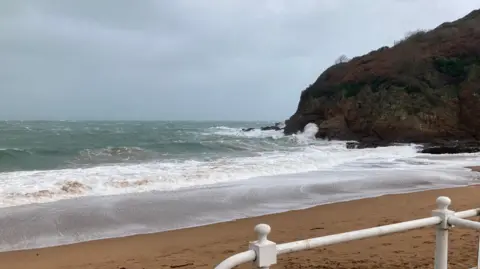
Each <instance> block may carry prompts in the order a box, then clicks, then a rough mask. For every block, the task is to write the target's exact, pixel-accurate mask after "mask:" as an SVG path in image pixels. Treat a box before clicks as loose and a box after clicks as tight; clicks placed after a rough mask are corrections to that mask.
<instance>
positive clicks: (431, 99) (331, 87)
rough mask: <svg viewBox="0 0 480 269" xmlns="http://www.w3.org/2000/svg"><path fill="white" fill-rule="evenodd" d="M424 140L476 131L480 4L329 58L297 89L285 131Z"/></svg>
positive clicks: (479, 135) (479, 122)
mask: <svg viewBox="0 0 480 269" xmlns="http://www.w3.org/2000/svg"><path fill="white" fill-rule="evenodd" d="M311 122H314V123H316V124H317V125H318V126H319V132H318V134H317V137H320V138H331V139H340V140H360V141H362V140H363V141H365V140H367V141H369V140H378V141H388V142H420V143H421V142H431V141H433V140H437V139H443V140H471V139H474V140H478V139H480V10H476V11H473V12H472V13H470V14H468V15H467V16H465V17H464V18H462V19H459V20H457V21H454V22H451V23H444V24H442V25H440V26H438V27H437V28H435V29H433V30H431V31H429V32H418V33H416V34H413V35H411V36H410V37H408V38H407V39H405V40H403V41H402V42H400V43H398V44H396V45H395V46H393V47H391V48H388V47H383V48H380V49H378V50H376V51H372V52H370V53H369V54H367V55H364V56H361V57H356V58H354V59H352V60H350V61H348V62H345V63H340V64H336V65H334V66H331V67H330V68H328V69H327V70H326V71H325V72H323V73H322V74H321V75H320V77H318V79H317V80H316V81H315V83H313V84H312V85H311V86H309V87H308V88H307V89H306V90H304V91H303V92H302V94H301V97H300V102H299V104H298V109H297V111H296V112H295V114H294V115H292V116H291V117H290V119H288V120H287V121H286V126H285V129H284V132H285V133H286V134H291V133H295V132H298V131H301V130H303V128H304V127H305V125H306V124H308V123H311Z"/></svg>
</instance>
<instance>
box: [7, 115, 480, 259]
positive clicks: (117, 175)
mask: <svg viewBox="0 0 480 269" xmlns="http://www.w3.org/2000/svg"><path fill="white" fill-rule="evenodd" d="M267 124H272V123H263V122H262V123H251V122H249V123H246V122H244V123H242V122H0V132H1V135H0V182H1V185H0V186H1V187H0V227H2V230H1V232H0V250H11V249H23V248H34V247H41V246H50V245H57V244H66V243H73V242H78V241H85V240H91V239H98V238H106V237H116V236H124V235H130V234H136V233H149V232H157V231H164V230H171V229H177V228H182V227H190V226H195V225H202V224H207V223H214V222H219V221H225V220H230V219H234V218H241V217H249V216H255V215H261V214H267V213H272V212H279V211H285V210H290V209H298V208H305V207H310V206H314V205H317V204H323V203H330V202H335V201H342V200H351V199H358V198H362V197H368V196H377V195H382V194H386V193H398V192H410V191H416V190H424V189H433V188H444V187H453V186H462V185H468V184H471V183H475V182H476V180H477V175H476V174H475V173H472V172H470V171H469V170H468V169H465V168H464V167H465V166H469V165H478V164H480V162H479V161H480V155H479V154H459V155H442V156H433V155H428V154H420V153H417V146H416V145H403V146H392V147H386V148H376V149H346V147H345V142H339V141H323V140H317V139H314V134H315V132H316V130H317V128H316V126H314V125H309V126H307V128H306V130H305V132H304V133H299V134H296V135H293V136H288V137H286V136H284V135H283V134H282V133H281V132H279V131H259V130H254V131H251V132H243V131H242V130H241V128H244V127H259V126H264V125H267Z"/></svg>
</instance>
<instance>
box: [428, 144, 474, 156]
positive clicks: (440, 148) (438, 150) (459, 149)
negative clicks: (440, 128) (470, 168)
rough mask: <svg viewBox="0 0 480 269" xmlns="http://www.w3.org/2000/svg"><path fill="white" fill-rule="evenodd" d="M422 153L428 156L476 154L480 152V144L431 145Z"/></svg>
mask: <svg viewBox="0 0 480 269" xmlns="http://www.w3.org/2000/svg"><path fill="white" fill-rule="evenodd" d="M420 152H421V153H427V154H459V153H475V152H480V143H478V142H463V143H456V144H453V143H449V144H445V145H429V146H426V147H424V148H423V149H422V150H421V151H420Z"/></svg>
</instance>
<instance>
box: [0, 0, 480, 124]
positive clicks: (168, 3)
mask: <svg viewBox="0 0 480 269" xmlns="http://www.w3.org/2000/svg"><path fill="white" fill-rule="evenodd" d="M476 8H480V1H479V0H301V1H300V0H298V1H292V0H265V1H262V0H190V1H183V0H159V1H154V0H81V1H80V0H2V1H1V2H0V118H2V119H66V120H68V119H70V120H74V119H146V120H152V119H160V120H162V119H167V120H189V119H192V120H202V119H208V120H283V119H285V118H287V117H289V116H290V115H291V114H292V113H293V112H294V110H295V109H296V105H297V102H298V98H299V95H300V91H301V90H303V89H304V88H305V87H306V86H308V85H309V84H311V83H312V82H313V81H314V80H315V79H316V78H317V76H318V75H319V74H320V73H321V72H322V71H323V70H324V69H325V68H327V67H328V66H330V65H331V64H332V63H333V62H334V61H335V59H336V58H337V57H338V56H339V55H341V54H345V55H347V56H348V57H353V56H356V55H361V54H364V53H367V52H369V51H371V50H372V49H376V48H378V47H381V46H384V45H388V46H390V45H392V44H393V41H394V40H397V39H401V38H402V37H403V35H404V34H405V32H407V31H410V30H415V29H419V28H423V29H430V28H433V27H435V26H437V25H438V24H441V23H442V22H444V21H451V20H455V19H457V18H460V17H462V16H464V15H466V14H467V13H469V12H470V11H472V10H473V9H476Z"/></svg>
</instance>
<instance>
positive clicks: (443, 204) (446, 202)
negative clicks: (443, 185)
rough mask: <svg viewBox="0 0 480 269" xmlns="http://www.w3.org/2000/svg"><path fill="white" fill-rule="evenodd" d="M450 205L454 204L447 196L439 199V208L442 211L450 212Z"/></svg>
mask: <svg viewBox="0 0 480 269" xmlns="http://www.w3.org/2000/svg"><path fill="white" fill-rule="evenodd" d="M450 204H452V200H450V198H448V197H447V196H440V197H438V198H437V208H438V209H440V210H448V207H449V206H450Z"/></svg>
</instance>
